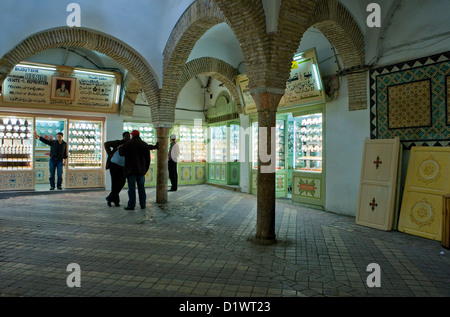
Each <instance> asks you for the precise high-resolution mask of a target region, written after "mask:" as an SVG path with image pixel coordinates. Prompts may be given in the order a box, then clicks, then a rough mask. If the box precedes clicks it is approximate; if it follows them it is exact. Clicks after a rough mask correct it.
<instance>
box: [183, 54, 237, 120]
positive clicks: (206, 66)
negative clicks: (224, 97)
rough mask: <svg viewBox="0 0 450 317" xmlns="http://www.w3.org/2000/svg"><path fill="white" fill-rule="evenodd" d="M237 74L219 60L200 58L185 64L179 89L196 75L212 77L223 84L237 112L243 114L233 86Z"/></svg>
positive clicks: (232, 68) (228, 65)
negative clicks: (233, 101) (234, 102)
mask: <svg viewBox="0 0 450 317" xmlns="http://www.w3.org/2000/svg"><path fill="white" fill-rule="evenodd" d="M238 74H239V72H238V70H237V69H235V68H234V67H233V66H231V65H230V64H228V63H225V62H224V61H222V60H220V59H217V58H212V57H202V58H198V59H194V60H192V61H190V62H189V63H187V64H186V66H185V67H184V70H183V73H182V75H181V77H180V81H179V87H180V88H181V89H182V88H183V87H184V86H185V85H186V84H187V82H188V81H189V80H191V79H192V78H193V77H194V76H196V75H207V76H210V77H213V78H215V79H217V80H218V81H220V82H221V83H223V84H224V86H225V87H226V88H227V89H228V90H229V91H230V94H231V96H232V98H233V99H234V100H235V101H236V105H237V109H238V112H239V113H243V109H242V104H241V100H240V98H239V92H238V89H237V86H236V84H235V80H236V76H237V75H238Z"/></svg>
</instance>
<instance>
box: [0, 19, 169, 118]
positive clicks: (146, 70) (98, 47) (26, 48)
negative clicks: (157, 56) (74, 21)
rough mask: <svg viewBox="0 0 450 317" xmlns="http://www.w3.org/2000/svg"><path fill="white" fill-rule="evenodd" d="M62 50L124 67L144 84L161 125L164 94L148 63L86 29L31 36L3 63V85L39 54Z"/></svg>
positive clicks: (0, 67) (0, 61)
mask: <svg viewBox="0 0 450 317" xmlns="http://www.w3.org/2000/svg"><path fill="white" fill-rule="evenodd" d="M62 46H76V47H82V48H87V49H91V50H95V51H97V52H100V53H102V54H105V55H107V56H109V57H110V58H112V59H114V60H115V61H116V62H118V63H120V64H121V65H122V66H124V67H125V68H126V69H127V70H128V71H129V73H130V74H131V75H132V76H133V77H134V78H136V80H137V81H138V82H139V83H140V84H141V86H142V89H143V91H144V93H145V95H146V97H147V100H148V101H149V104H150V108H151V112H152V118H153V120H154V121H158V112H157V110H158V106H159V102H160V90H159V87H158V83H157V81H156V76H155V75H154V71H153V69H152V68H151V66H150V65H148V63H147V62H146V61H145V59H144V58H143V57H142V56H140V55H139V54H138V53H137V52H135V51H134V50H133V49H132V48H130V47H129V46H127V45H126V44H124V43H123V42H121V41H120V40H117V39H115V38H113V37H111V36H109V35H106V34H102V33H100V32H96V31H93V30H89V29H85V28H69V27H63V28H56V29H51V30H46V31H42V32H39V33H36V34H34V35H31V36H30V37H28V38H26V39H25V40H23V41H22V42H21V43H19V44H18V45H17V46H16V47H14V48H13V49H12V50H11V51H9V52H8V53H6V54H5V55H4V56H3V57H2V58H1V59H0V84H1V83H2V82H3V80H4V79H5V78H6V77H7V76H8V74H9V72H10V71H11V70H12V69H13V68H14V66H15V65H17V64H18V63H20V62H21V61H23V60H24V59H26V58H27V57H30V56H32V55H34V54H36V53H38V52H42V51H45V50H47V49H50V48H56V47H62Z"/></svg>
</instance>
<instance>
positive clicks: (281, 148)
mask: <svg viewBox="0 0 450 317" xmlns="http://www.w3.org/2000/svg"><path fill="white" fill-rule="evenodd" d="M285 125H286V122H285V120H277V121H276V141H275V146H276V154H275V158H276V169H277V170H285V169H286V129H285ZM258 130H259V129H258V122H253V123H252V138H253V139H252V149H253V150H252V168H253V169H255V170H256V169H258V149H259V147H258V142H259V139H258V138H259V133H258Z"/></svg>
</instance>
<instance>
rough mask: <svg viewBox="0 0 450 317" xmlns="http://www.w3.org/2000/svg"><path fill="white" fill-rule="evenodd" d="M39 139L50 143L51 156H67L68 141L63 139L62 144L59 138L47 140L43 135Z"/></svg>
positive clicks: (61, 157)
mask: <svg viewBox="0 0 450 317" xmlns="http://www.w3.org/2000/svg"><path fill="white" fill-rule="evenodd" d="M39 140H40V141H41V142H42V143H45V144H47V145H50V157H51V158H53V159H56V160H62V159H66V158H67V143H66V142H65V141H62V143H61V144H60V143H59V142H58V140H52V141H50V140H47V139H45V138H43V137H40V138H39Z"/></svg>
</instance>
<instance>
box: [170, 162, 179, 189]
mask: <svg viewBox="0 0 450 317" xmlns="http://www.w3.org/2000/svg"><path fill="white" fill-rule="evenodd" d="M169 179H170V182H171V183H172V188H171V190H177V189H178V172H177V163H176V162H175V161H173V160H169Z"/></svg>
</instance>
